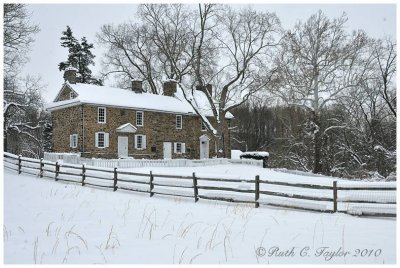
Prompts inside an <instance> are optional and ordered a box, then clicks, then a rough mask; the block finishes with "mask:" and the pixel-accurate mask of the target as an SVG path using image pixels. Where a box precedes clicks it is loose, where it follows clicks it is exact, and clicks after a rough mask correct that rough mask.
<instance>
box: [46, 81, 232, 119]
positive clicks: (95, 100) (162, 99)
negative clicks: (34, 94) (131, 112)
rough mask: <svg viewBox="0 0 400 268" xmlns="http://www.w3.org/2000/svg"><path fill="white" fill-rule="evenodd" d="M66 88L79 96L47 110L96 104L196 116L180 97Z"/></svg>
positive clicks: (75, 86)
mask: <svg viewBox="0 0 400 268" xmlns="http://www.w3.org/2000/svg"><path fill="white" fill-rule="evenodd" d="M64 86H68V87H69V88H71V89H72V90H73V91H75V93H76V94H77V96H76V97H75V98H74V99H70V100H63V101H54V102H52V103H49V104H47V105H46V109H47V110H49V111H55V110H58V109H63V108H66V107H72V106H76V105H80V104H94V105H104V106H114V107H123V108H134V109H142V110H149V111H160V112H169V113H179V114H189V115H195V114H196V112H195V111H194V110H193V108H192V106H191V105H190V104H189V103H188V102H187V101H186V100H184V99H182V98H179V96H178V97H169V96H163V95H155V94H150V93H135V92H134V91H131V90H127V89H121V88H114V87H108V86H97V85H91V84H81V83H76V84H70V83H65V84H64ZM63 88H64V87H63ZM61 90H63V89H61ZM177 95H179V94H177ZM204 97H205V96H204ZM207 110H209V109H206V108H205V109H204V115H206V116H212V113H211V111H207ZM226 118H233V115H232V114H230V113H228V114H227V115H226Z"/></svg>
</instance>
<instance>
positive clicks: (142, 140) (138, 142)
mask: <svg viewBox="0 0 400 268" xmlns="http://www.w3.org/2000/svg"><path fill="white" fill-rule="evenodd" d="M135 149H138V150H144V149H146V135H135Z"/></svg>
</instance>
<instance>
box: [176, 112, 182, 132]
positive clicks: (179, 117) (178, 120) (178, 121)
mask: <svg viewBox="0 0 400 268" xmlns="http://www.w3.org/2000/svg"><path fill="white" fill-rule="evenodd" d="M176 129H182V115H177V116H176Z"/></svg>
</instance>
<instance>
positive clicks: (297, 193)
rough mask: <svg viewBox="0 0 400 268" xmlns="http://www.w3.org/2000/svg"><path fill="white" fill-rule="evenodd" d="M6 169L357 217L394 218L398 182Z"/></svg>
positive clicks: (72, 167)
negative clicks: (305, 181) (295, 181)
mask: <svg viewBox="0 0 400 268" xmlns="http://www.w3.org/2000/svg"><path fill="white" fill-rule="evenodd" d="M4 167H5V168H7V169H11V170H15V171H17V172H18V173H19V174H21V173H27V174H31V175H35V176H39V177H40V178H43V177H47V178H51V179H54V180H56V181H65V182H72V183H79V184H81V185H82V186H86V185H87V186H93V187H101V188H109V189H113V190H114V191H117V190H125V191H134V192H142V193H148V194H150V197H151V196H153V195H154V194H159V195H170V196H181V197H188V198H194V200H195V202H197V201H198V200H199V199H211V200H220V201H228V202H235V203H236V202H237V203H250V204H254V206H255V207H256V208H258V207H259V206H260V205H269V206H277V207H285V208H292V209H302V210H311V211H319V212H330V213H334V212H343V213H348V214H352V215H359V216H378V217H396V183H395V182H379V183H378V182H374V183H370V182H339V183H338V182H337V181H334V182H333V184H332V185H327V184H325V185H322V184H306V183H292V182H282V181H272V180H265V179H260V176H256V177H255V178H254V179H248V180H244V179H242V178H240V177H232V176H226V175H219V177H205V176H202V175H198V174H195V173H192V174H190V175H184V176H182V175H173V174H158V173H153V172H152V171H150V172H149V173H143V172H131V171H124V170H118V168H116V167H114V168H101V167H94V166H88V165H85V164H82V165H81V164H79V165H78V164H66V163H59V162H52V161H48V160H43V159H40V160H39V159H32V158H25V157H21V156H16V155H13V154H10V153H4Z"/></svg>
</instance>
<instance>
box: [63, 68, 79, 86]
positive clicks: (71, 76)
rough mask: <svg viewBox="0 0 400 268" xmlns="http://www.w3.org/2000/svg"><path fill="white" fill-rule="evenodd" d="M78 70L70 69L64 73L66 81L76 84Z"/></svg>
mask: <svg viewBox="0 0 400 268" xmlns="http://www.w3.org/2000/svg"><path fill="white" fill-rule="evenodd" d="M77 71H78V70H77V69H76V68H74V67H68V68H66V69H65V71H64V80H65V81H68V82H69V83H70V84H76V80H77V79H76V72H77Z"/></svg>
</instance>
